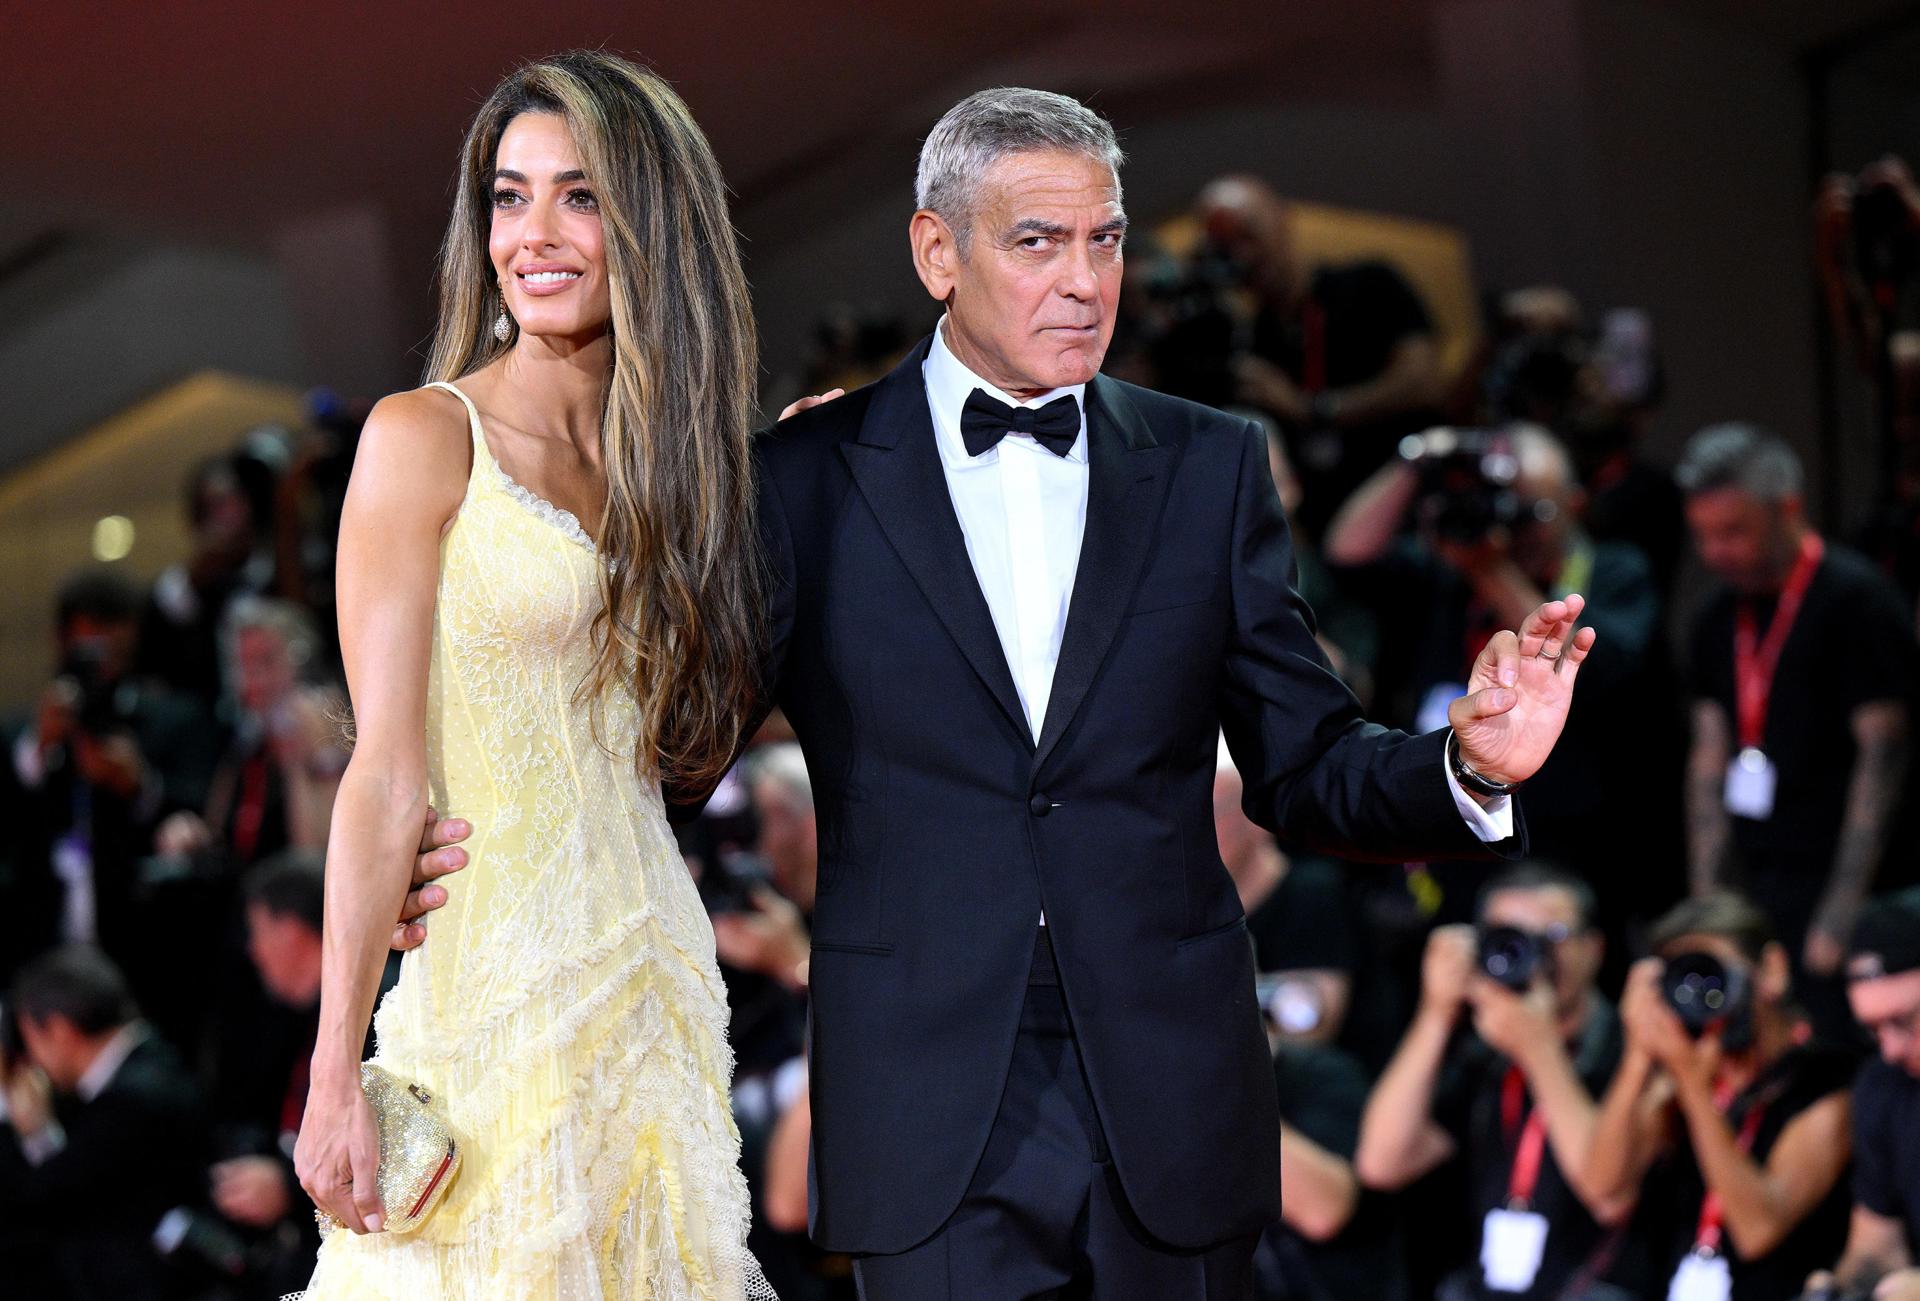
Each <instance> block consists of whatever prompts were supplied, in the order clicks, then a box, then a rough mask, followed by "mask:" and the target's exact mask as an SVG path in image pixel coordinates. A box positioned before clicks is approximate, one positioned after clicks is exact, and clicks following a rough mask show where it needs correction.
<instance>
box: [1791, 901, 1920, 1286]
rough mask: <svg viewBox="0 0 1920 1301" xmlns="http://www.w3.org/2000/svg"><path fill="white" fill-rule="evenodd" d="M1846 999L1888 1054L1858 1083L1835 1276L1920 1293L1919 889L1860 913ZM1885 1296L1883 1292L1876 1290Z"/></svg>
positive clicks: (1820, 1280)
mask: <svg viewBox="0 0 1920 1301" xmlns="http://www.w3.org/2000/svg"><path fill="white" fill-rule="evenodd" d="M1847 978H1848V984H1847V998H1848V1000H1849V1001H1850V1002H1851V1003H1852V1004H1853V1015H1854V1018H1855V1019H1856V1020H1857V1021H1859V1023H1860V1025H1861V1027H1862V1028H1864V1029H1866V1030H1867V1031H1869V1032H1870V1033H1871V1034H1872V1035H1873V1037H1874V1039H1875V1041H1876V1042H1877V1043H1878V1045H1879V1048H1880V1055H1879V1056H1878V1057H1877V1058H1875V1059H1874V1060H1872V1061H1869V1062H1868V1063H1867V1064H1866V1065H1864V1066H1863V1067H1861V1069H1860V1074H1859V1076H1858V1077H1856V1078H1855V1080H1854V1084H1853V1218H1852V1221H1851V1222H1850V1224H1849V1225H1848V1230H1847V1247H1846V1251H1845V1253H1844V1254H1843V1255H1842V1256H1841V1257H1840V1263H1839V1264H1837V1265H1835V1266H1834V1268H1833V1273H1832V1274H1831V1275H1824V1274H1816V1275H1814V1277H1812V1278H1810V1279H1808V1280H1807V1290H1808V1291H1810V1292H1811V1291H1813V1290H1814V1289H1815V1288H1816V1287H1817V1286H1820V1285H1822V1284H1831V1283H1832V1282H1834V1281H1835V1279H1836V1278H1837V1280H1838V1282H1839V1284H1840V1286H1841V1287H1842V1288H1844V1289H1848V1290H1853V1291H1859V1290H1862V1289H1864V1288H1866V1287H1869V1286H1872V1285H1873V1284H1875V1283H1876V1282H1879V1283H1881V1284H1882V1286H1884V1287H1885V1288H1886V1289H1887V1294H1888V1295H1889V1296H1891V1297H1893V1298H1911V1297H1920V1269H1917V1268H1915V1262H1916V1251H1920V893H1916V892H1914V891H1907V892H1905V893H1904V894H1900V895H1894V896H1892V897H1889V898H1885V899H1880V900H1876V901H1875V902H1874V903H1872V904H1869V905H1868V906H1867V909H1866V911H1865V912H1863V913H1862V914H1861V915H1860V924H1859V925H1858V926H1856V927H1855V928H1854V932H1853V946H1852V950H1851V953H1850V954H1849V956H1848V958H1847ZM1875 1295H1876V1296H1878V1295H1880V1293H1875Z"/></svg>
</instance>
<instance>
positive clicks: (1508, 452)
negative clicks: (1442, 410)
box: [1400, 427, 1528, 543]
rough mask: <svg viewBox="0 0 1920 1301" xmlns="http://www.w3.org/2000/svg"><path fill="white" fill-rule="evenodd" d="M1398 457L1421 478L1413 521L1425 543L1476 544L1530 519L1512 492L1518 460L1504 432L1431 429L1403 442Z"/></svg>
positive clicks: (1517, 495)
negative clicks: (1429, 540)
mask: <svg viewBox="0 0 1920 1301" xmlns="http://www.w3.org/2000/svg"><path fill="white" fill-rule="evenodd" d="M1400 455H1401V457H1402V458H1403V459H1404V460H1405V461H1406V462H1407V463H1408V464H1409V465H1411V466H1412V467H1413V468H1414V471H1415V472H1416V473H1417V474H1418V475H1419V480H1420V487H1419V495H1418V496H1417V497H1416V498H1415V500H1414V507H1413V518H1414V522H1415V523H1416V524H1417V525H1418V526H1419V528H1420V531H1421V533H1423V534H1425V535H1427V536H1429V537H1436V538H1443V539H1446V540H1448V541H1452V542H1469V543H1471V542H1478V541H1480V540H1481V539H1482V538H1484V537H1486V536H1487V535H1488V534H1489V533H1491V532H1493V531H1494V530H1495V529H1498V528H1512V527H1513V526H1514V525H1516V524H1519V523H1522V522H1523V521H1524V519H1525V517H1526V515H1527V513H1528V505H1527V503H1526V502H1524V501H1522V500H1521V497H1520V493H1519V491H1518V489H1517V488H1516V486H1515V484H1516V482H1517V481H1518V479H1519V478H1520V458H1519V457H1518V456H1516V455H1515V454H1514V450H1513V439H1512V438H1511V437H1510V436H1509V435H1508V434H1507V433H1506V432H1504V431H1502V430H1496V429H1451V428H1446V427H1442V428H1438V429H1429V430H1427V431H1426V432H1425V433H1423V434H1409V435H1407V436H1406V437H1405V438H1404V439H1402V440H1401V442H1400Z"/></svg>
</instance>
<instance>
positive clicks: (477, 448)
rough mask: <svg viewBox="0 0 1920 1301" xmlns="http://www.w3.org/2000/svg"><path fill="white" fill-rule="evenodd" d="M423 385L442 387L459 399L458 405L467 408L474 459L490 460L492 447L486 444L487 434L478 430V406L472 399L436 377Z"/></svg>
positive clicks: (491, 458)
mask: <svg viewBox="0 0 1920 1301" xmlns="http://www.w3.org/2000/svg"><path fill="white" fill-rule="evenodd" d="M424 387H426V388H443V389H445V390H446V391H447V392H449V393H451V394H453V395H454V396H455V397H457V398H459V399H460V405H461V406H463V407H465V408H466V409H467V433H468V434H470V435H471V436H472V438H473V448H474V452H473V454H474V459H475V460H476V461H478V460H479V459H480V458H482V457H485V458H486V459H487V460H488V461H489V462H491V461H492V460H493V449H492V448H490V447H488V446H487V436H486V435H485V434H483V433H481V432H480V408H479V407H476V406H475V405H473V399H472V398H470V397H468V396H467V395H466V394H465V393H462V392H461V391H460V390H459V389H457V388H455V387H454V386H453V385H451V384H449V383H448V382H447V381H446V380H443V379H436V380H434V381H432V382H431V383H429V384H427V385H425V386H424Z"/></svg>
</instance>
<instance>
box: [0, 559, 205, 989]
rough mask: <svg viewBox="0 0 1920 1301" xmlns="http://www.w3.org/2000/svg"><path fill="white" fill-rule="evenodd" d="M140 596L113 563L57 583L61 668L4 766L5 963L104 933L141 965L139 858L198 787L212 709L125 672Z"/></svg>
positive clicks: (127, 959) (200, 792) (106, 941)
mask: <svg viewBox="0 0 1920 1301" xmlns="http://www.w3.org/2000/svg"><path fill="white" fill-rule="evenodd" d="M139 601H140V595H139V592H138V590H137V589H136V588H135V587H134V586H133V585H132V584H130V583H129V582H127V581H126V580H125V579H123V578H121V577H120V576H119V575H118V574H116V573H113V572H111V571H89V572H84V573H81V574H79V575H77V576H75V577H74V578H72V579H69V580H68V581H67V582H66V584H65V585H64V586H62V588H61V590H60V595H59V604H58V608H57V610H56V613H55V636H56V653H57V656H58V665H59V668H58V671H57V673H56V676H55V677H54V679H53V681H52V682H51V683H50V684H49V685H48V686H47V688H46V690H45V691H44V692H42V694H41V697H40V701H39V705H38V708H37V710H36V712H35V715H34V717H33V720H32V721H31V722H30V723H29V724H28V725H27V726H26V727H24V728H22V729H21V730H20V731H19V732H17V733H16V734H15V735H14V736H13V737H12V743H11V747H10V755H9V758H10V760H11V762H10V763H9V764H7V766H6V767H7V771H6V775H5V779H3V780H0V797H4V799H5V800H6V803H7V805H8V806H10V808H9V811H10V813H11V815H12V816H11V817H10V818H9V823H8V828H9V832H10V836H9V843H8V846H7V850H6V852H7V854H8V856H9V857H10V858H11V860H12V863H11V868H12V870H11V872H10V874H9V875H10V876H11V878H12V880H11V889H10V891H9V894H10V896H11V897H9V898H7V899H5V901H4V904H5V906H4V908H0V913H3V914H4V921H3V922H0V925H4V927H5V932H4V933H3V934H0V940H4V941H5V943H4V944H0V953H4V954H5V955H6V956H5V957H4V958H0V967H4V968H5V969H0V976H4V975H7V974H9V971H10V969H11V966H12V964H13V963H17V962H19V961H20V960H22V959H23V958H25V957H27V956H30V955H32V954H35V953H38V952H41V951H43V950H45V949H47V948H49V947H51V946H52V945H54V944H57V943H61V942H69V943H99V944H101V945H103V946H104V947H105V948H106V949H107V950H108V952H110V953H112V954H114V955H115V957H116V958H117V959H118V960H120V961H121V962H122V963H126V964H132V965H136V966H137V965H138V964H139V959H140V958H141V956H142V954H141V952H140V950H141V946H142V936H141V934H140V930H141V928H140V927H139V925H137V918H136V912H137V889H136V886H137V882H136V867H137V865H138V862H139V860H140V857H141V855H142V854H143V852H144V851H145V848H146V845H147V840H148V837H149V836H150V835H151V834H152V828H153V825H154V822H155V820H156V819H157V818H158V817H159V816H160V815H161V814H163V813H165V812H166V811H167V809H168V808H170V807H173V808H177V807H181V806H183V805H192V804H197V803H198V802H199V801H201V800H204V799H205V798H206V791H207V782H208V778H209V773H210V771H211V769H212V766H213V759H214V756H215V755H216V754H217V753H218V749H217V742H216V741H215V740H214V739H213V736H214V729H213V728H212V726H211V720H210V719H209V718H208V717H207V716H206V714H205V713H204V712H203V711H202V710H200V709H198V708H197V707H195V706H194V705H193V704H192V703H190V702H189V701H187V700H186V699H184V698H182V697H179V696H177V695H175V694H173V693H170V692H167V691H165V690H164V689H161V688H159V687H157V686H155V685H154V684H153V683H152V682H150V681H148V680H146V679H143V678H140V677H137V676H136V675H134V673H133V672H132V668H133V662H134V654H135V649H136V646H135V630H136V627H137V624H136V622H135V620H136V616H137V613H138V609H139Z"/></svg>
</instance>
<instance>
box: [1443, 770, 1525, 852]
mask: <svg viewBox="0 0 1920 1301" xmlns="http://www.w3.org/2000/svg"><path fill="white" fill-rule="evenodd" d="M1440 770H1441V771H1442V772H1443V773H1445V774H1446V777H1447V789H1448V790H1450V791H1452V792H1453V807H1455V808H1456V809H1459V810H1460V816H1461V817H1463V818H1465V819H1466V820H1467V826H1468V827H1469V828H1471V829H1472V831H1473V834H1474V835H1476V836H1478V837H1479V838H1480V839H1481V840H1482V841H1484V842H1485V843H1487V844H1489V845H1491V844H1494V843H1496V842H1498V841H1502V840H1510V839H1512V837H1513V796H1511V795H1496V796H1494V797H1493V798H1492V799H1490V800H1488V801H1487V804H1486V806H1485V807H1484V808H1483V807H1482V806H1481V805H1480V802H1479V801H1478V800H1476V799H1474V798H1473V796H1471V795H1469V794H1467V792H1466V791H1465V790H1464V789H1463V788H1462V787H1461V785H1460V779H1459V778H1457V777H1455V776H1454V775H1453V767H1452V765H1450V764H1448V763H1447V761H1446V760H1445V759H1442V760H1441V761H1440Z"/></svg>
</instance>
